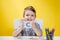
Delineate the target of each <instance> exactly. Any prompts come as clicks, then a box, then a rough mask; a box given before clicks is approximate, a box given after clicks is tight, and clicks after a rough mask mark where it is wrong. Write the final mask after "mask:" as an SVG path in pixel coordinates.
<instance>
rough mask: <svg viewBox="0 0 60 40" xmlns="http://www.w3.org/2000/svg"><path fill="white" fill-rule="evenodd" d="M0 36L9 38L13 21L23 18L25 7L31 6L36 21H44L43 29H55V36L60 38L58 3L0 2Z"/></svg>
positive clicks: (51, 0) (34, 0)
mask: <svg viewBox="0 0 60 40" xmlns="http://www.w3.org/2000/svg"><path fill="white" fill-rule="evenodd" d="M0 4H1V5H0V36H11V35H12V32H13V30H14V26H13V20H14V19H17V18H23V17H22V15H23V11H24V8H25V7H26V6H30V5H32V6H33V7H34V8H35V9H36V11H37V19H42V20H43V21H44V26H43V36H45V28H50V30H51V29H52V28H54V29H55V33H54V35H55V36H60V31H59V30H60V29H59V28H60V14H59V13H60V12H59V11H60V6H59V5H60V1H59V0H0Z"/></svg>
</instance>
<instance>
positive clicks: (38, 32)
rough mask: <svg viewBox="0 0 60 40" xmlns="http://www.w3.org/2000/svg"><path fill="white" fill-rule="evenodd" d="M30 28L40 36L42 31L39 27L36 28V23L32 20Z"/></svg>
mask: <svg viewBox="0 0 60 40" xmlns="http://www.w3.org/2000/svg"><path fill="white" fill-rule="evenodd" d="M32 29H33V30H34V31H35V33H36V34H37V36H41V34H42V32H41V31H40V30H39V29H37V28H36V25H35V23H34V22H33V21H32Z"/></svg>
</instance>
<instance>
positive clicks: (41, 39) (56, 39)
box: [0, 36, 60, 40]
mask: <svg viewBox="0 0 60 40" xmlns="http://www.w3.org/2000/svg"><path fill="white" fill-rule="evenodd" d="M0 40H46V37H32V36H30V37H29V36H24V37H18V38H17V37H12V36H0ZM53 40H60V36H55V37H53Z"/></svg>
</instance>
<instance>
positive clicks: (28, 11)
mask: <svg viewBox="0 0 60 40" xmlns="http://www.w3.org/2000/svg"><path fill="white" fill-rule="evenodd" d="M25 14H35V13H34V12H33V11H31V10H26V11H25Z"/></svg>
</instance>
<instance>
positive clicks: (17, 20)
mask: <svg viewBox="0 0 60 40" xmlns="http://www.w3.org/2000/svg"><path fill="white" fill-rule="evenodd" d="M22 21H23V19H15V20H14V22H22Z"/></svg>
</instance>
